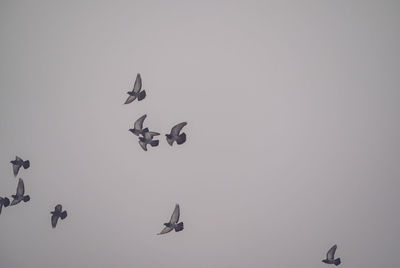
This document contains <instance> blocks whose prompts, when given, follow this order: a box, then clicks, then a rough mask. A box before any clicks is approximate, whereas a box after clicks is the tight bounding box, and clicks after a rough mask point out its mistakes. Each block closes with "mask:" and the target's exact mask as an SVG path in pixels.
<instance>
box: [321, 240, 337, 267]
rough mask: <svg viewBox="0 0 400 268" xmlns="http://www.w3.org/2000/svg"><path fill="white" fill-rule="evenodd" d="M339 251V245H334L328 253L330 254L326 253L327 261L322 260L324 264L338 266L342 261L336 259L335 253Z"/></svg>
mask: <svg viewBox="0 0 400 268" xmlns="http://www.w3.org/2000/svg"><path fill="white" fill-rule="evenodd" d="M336 249H337V245H334V246H333V247H331V249H330V250H329V251H328V253H326V259H325V260H322V262H324V263H327V264H334V265H336V266H338V265H339V264H340V263H341V261H340V258H337V259H335V252H336Z"/></svg>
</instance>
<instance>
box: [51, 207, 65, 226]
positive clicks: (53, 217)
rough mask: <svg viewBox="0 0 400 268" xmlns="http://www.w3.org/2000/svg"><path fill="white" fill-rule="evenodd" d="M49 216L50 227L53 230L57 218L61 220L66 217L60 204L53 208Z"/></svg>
mask: <svg viewBox="0 0 400 268" xmlns="http://www.w3.org/2000/svg"><path fill="white" fill-rule="evenodd" d="M50 214H51V226H52V227H53V228H56V225H57V221H58V219H59V218H61V219H62V220H63V219H65V218H66V217H67V211H66V210H64V211H62V205H60V204H58V205H57V206H55V208H54V211H51V212H50Z"/></svg>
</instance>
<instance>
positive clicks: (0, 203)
mask: <svg viewBox="0 0 400 268" xmlns="http://www.w3.org/2000/svg"><path fill="white" fill-rule="evenodd" d="M9 205H10V199H8V198H7V197H0V214H1V209H2V208H3V206H4V207H5V208H6V207H8V206H9Z"/></svg>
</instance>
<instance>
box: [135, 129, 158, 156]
mask: <svg viewBox="0 0 400 268" xmlns="http://www.w3.org/2000/svg"><path fill="white" fill-rule="evenodd" d="M158 135H160V133H157V132H151V131H147V132H144V133H143V137H139V144H140V146H141V147H142V149H143V150H145V151H147V144H150V145H151V147H155V146H158V144H159V140H153V137H154V136H158Z"/></svg>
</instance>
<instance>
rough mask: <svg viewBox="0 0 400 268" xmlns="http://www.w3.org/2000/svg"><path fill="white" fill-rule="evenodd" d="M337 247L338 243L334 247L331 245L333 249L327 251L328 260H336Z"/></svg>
mask: <svg viewBox="0 0 400 268" xmlns="http://www.w3.org/2000/svg"><path fill="white" fill-rule="evenodd" d="M336 249H337V245H334V246H333V247H331V249H330V250H329V251H328V253H326V258H327V259H328V260H334V259H335V252H336Z"/></svg>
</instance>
